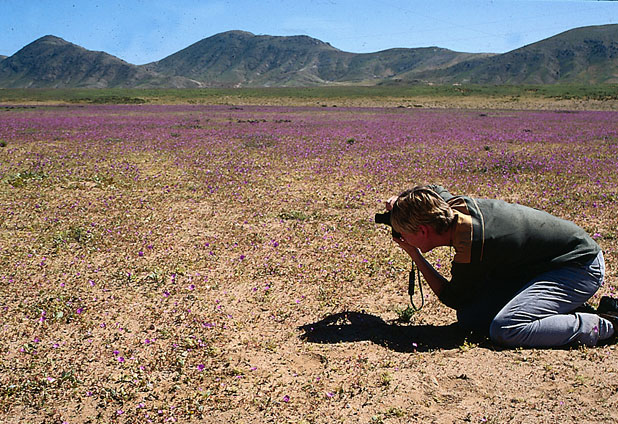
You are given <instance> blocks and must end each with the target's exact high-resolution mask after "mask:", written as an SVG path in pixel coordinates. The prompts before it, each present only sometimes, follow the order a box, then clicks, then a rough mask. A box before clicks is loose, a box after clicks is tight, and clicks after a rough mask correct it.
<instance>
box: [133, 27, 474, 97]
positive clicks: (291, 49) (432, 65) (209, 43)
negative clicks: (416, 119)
mask: <svg viewBox="0 0 618 424" xmlns="http://www.w3.org/2000/svg"><path fill="white" fill-rule="evenodd" d="M474 57H486V55H473V54H467V53H457V52H453V51H450V50H446V49H439V48H422V49H391V50H385V51H382V52H377V53H369V54H355V53H347V52H343V51H341V50H338V49H336V48H334V47H332V46H331V45H330V44H328V43H324V42H322V41H320V40H316V39H314V38H311V37H307V36H293V37H274V36H268V35H257V36H256V35H253V34H251V33H248V32H242V31H229V32H224V33H221V34H217V35H215V36H212V37H209V38H205V39H203V40H201V41H198V42H197V43H195V44H193V45H191V46H189V47H187V48H185V49H183V50H181V51H179V52H177V53H174V54H172V55H171V56H168V57H166V58H165V59H162V60H160V61H158V62H154V63H151V64H148V65H145V67H146V69H149V70H153V71H156V72H158V73H161V74H164V75H169V76H185V77H188V78H191V79H194V80H198V81H200V82H202V83H203V84H204V85H206V86H222V85H223V86H231V85H237V86H303V85H322V84H330V83H367V82H369V83H375V82H376V81H381V80H383V79H384V78H390V77H393V76H395V75H399V74H402V73H406V72H412V71H414V70H426V69H437V68H440V67H445V66H448V65H452V64H454V63H459V62H461V61H463V60H468V59H470V58H474Z"/></svg>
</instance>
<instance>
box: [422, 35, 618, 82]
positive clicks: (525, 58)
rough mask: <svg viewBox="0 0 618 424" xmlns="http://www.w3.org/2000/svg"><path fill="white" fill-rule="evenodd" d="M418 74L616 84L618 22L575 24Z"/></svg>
mask: <svg viewBox="0 0 618 424" xmlns="http://www.w3.org/2000/svg"><path fill="white" fill-rule="evenodd" d="M415 78H420V79H423V80H427V81H432V82H439V83H454V82H458V83H473V84H554V83H559V82H560V83H574V82H576V83H618V25H603V26H591V27H583V28H576V29H573V30H570V31H566V32H563V33H561V34H558V35H556V36H554V37H551V38H548V39H545V40H543V41H539V42H537V43H534V44H530V45H528V46H525V47H522V48H519V49H517V50H513V51H511V52H508V53H504V54H501V55H496V56H493V57H490V58H483V59H473V60H470V61H467V62H464V63H459V64H456V65H454V66H451V67H449V68H448V69H444V70H438V71H430V72H425V73H423V74H421V75H416V76H415Z"/></svg>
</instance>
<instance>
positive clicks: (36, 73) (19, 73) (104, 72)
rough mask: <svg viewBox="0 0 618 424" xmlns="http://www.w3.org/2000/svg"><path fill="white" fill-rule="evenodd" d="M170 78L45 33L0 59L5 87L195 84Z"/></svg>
mask: <svg viewBox="0 0 618 424" xmlns="http://www.w3.org/2000/svg"><path fill="white" fill-rule="evenodd" d="M198 85H199V84H197V83H191V82H189V81H188V80H187V79H186V78H176V79H170V78H167V77H161V76H160V75H157V74H155V73H153V72H149V71H148V70H146V69H144V68H141V67H139V66H135V65H131V64H130V63H127V62H125V61H123V60H121V59H119V58H117V57H115V56H112V55H109V54H107V53H104V52H94V51H90V50H86V49H84V48H83V47H80V46H77V45H75V44H72V43H69V42H67V41H65V40H63V39H62V38H58V37H54V36H52V35H47V36H45V37H42V38H39V39H38V40H36V41H34V42H32V43H30V44H28V45H27V46H25V47H24V48H22V49H21V50H19V51H18V52H17V53H15V54H14V55H13V56H10V57H8V58H6V59H4V60H2V61H1V62H0V86H1V87H5V88H63V87H92V88H109V87H140V86H151V87H156V86H171V87H185V86H198Z"/></svg>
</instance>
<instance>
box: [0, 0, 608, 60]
mask: <svg viewBox="0 0 618 424" xmlns="http://www.w3.org/2000/svg"><path fill="white" fill-rule="evenodd" d="M616 23H618V1H597V0H426V1H416V0H303V1H298V2H297V1H292V0H257V1H249V0H203V1H197V0H150V1H148V0H122V1H120V0H105V1H96V0H72V1H67V0H0V34H2V37H0V54H2V55H8V56H10V55H12V54H14V53H16V52H17V51H18V50H19V49H21V48H22V47H24V46H25V45H27V44H29V43H31V42H32V41H34V40H36V39H37V38H39V37H42V36H44V35H48V34H51V35H56V36H58V37H61V38H64V39H65V40H67V41H70V42H72V43H75V44H78V45H80V46H82V47H85V48H87V49H89V50H99V51H105V52H107V53H110V54H113V55H114V56H118V57H120V58H121V59H124V60H126V61H127V62H130V63H133V64H137V65H141V64H144V63H148V62H152V61H155V60H159V59H163V58H164V57H166V56H168V55H170V54H172V53H175V52H177V51H178V50H181V49H183V48H185V47H187V46H189V45H191V44H193V43H195V42H197V41H199V40H201V39H203V38H206V37H210V36H212V35H215V34H217V33H220V32H224V31H229V30H243V31H249V32H252V33H254V34H266V35H300V34H302V35H309V36H311V37H314V38H317V39H319V40H322V41H325V42H329V43H330V44H331V45H333V46H334V47H336V48H338V49H340V50H344V51H348V52H354V53H367V52H376V51H380V50H385V49H388V48H393V47H408V48H412V47H428V46H438V47H444V48H448V49H451V50H455V51H460V52H475V53H478V52H490V53H504V52H507V51H510V50H513V49H516V48H519V47H522V46H524V45H526V44H530V43H533V42H536V41H540V40H542V39H544V38H547V37H551V36H553V35H556V34H558V33H560V32H563V31H566V30H569V29H572V28H577V27H581V26H588V25H606V24H616Z"/></svg>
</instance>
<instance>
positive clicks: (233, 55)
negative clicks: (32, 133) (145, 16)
mask: <svg viewBox="0 0 618 424" xmlns="http://www.w3.org/2000/svg"><path fill="white" fill-rule="evenodd" d="M560 82H569V83H570V82H577V83H618V25H605V26H592V27H584V28H577V29H574V30H571V31H567V32H564V33H562V34H558V35H556V36H554V37H551V38H548V39H546V40H542V41H539V42H537V43H534V44H531V45H528V46H525V47H522V48H520V49H517V50H513V51H511V52H508V53H504V54H473V53H461V52H454V51H451V50H448V49H443V48H439V47H426V48H411V49H405V48H397V49H389V50H384V51H380V52H376V53H365V54H358V53H349V52H344V51H341V50H338V49H336V48H334V47H333V46H331V45H330V44H328V43H325V42H322V41H320V40H317V39H315V38H311V37H308V36H291V37H280V36H278V37H276V36H269V35H254V34H251V33H249V32H243V31H228V32H224V33H221V34H217V35H214V36H212V37H208V38H205V39H203V40H201V41H198V42H197V43H195V44H192V45H190V46H188V47H187V48H185V49H183V50H180V51H178V52H177V53H174V54H172V55H170V56H168V57H166V58H163V59H161V60H159V61H156V62H152V63H149V64H147V65H141V66H136V65H132V64H130V63H127V62H125V61H123V60H121V59H119V58H117V57H115V56H112V55H109V54H107V53H104V52H94V51H90V50H86V49H84V48H83V47H80V46H77V45H75V44H72V43H69V42H67V41H65V40H63V39H61V38H58V37H54V36H51V35H48V36H45V37H42V38H40V39H38V40H36V41H34V42H32V43H30V44H28V45H27V46H25V47H24V48H22V49H21V50H20V51H18V52H17V53H15V54H14V55H12V56H10V57H4V58H3V57H2V56H0V87H3V88H24V87H40V88H44V87H51V88H61V87H92V88H106V87H127V88H157V87H170V88H185V87H241V86H242V87H268V86H316V85H329V84H363V85H376V84H409V83H443V84H452V83H474V84H553V83H560Z"/></svg>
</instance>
